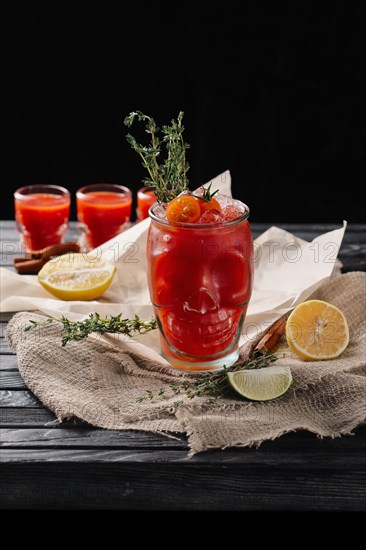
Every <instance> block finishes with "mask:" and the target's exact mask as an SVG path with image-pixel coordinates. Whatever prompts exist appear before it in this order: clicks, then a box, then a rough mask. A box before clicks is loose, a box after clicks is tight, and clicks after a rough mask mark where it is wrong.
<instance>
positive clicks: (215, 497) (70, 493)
mask: <svg viewBox="0 0 366 550" xmlns="http://www.w3.org/2000/svg"><path fill="white" fill-rule="evenodd" d="M14 452H16V451H14ZM31 452H32V451H27V452H26V453H25V459H24V461H18V462H10V458H11V457H9V456H8V457H7V458H8V461H7V464H5V465H4V466H3V467H2V471H3V479H4V481H3V483H2V485H1V488H0V503H1V504H0V506H1V507H3V508H12V509H17V508H21V509H28V508H42V509H44V508H47V509H64V508H71V509H113V508H114V509H124V510H220V511H223V510H235V511H238V510H316V511H318V510H342V511H345V510H347V511H350V510H365V500H366V491H365V487H366V473H365V470H364V468H363V467H361V466H358V465H357V464H354V463H352V464H351V466H350V467H349V468H348V469H347V470H346V471H345V470H344V467H343V466H337V465H335V466H333V465H329V466H328V467H326V468H324V469H323V468H319V467H318V466H317V465H314V466H313V465H311V466H308V467H307V468H306V469H304V468H303V467H300V468H299V465H298V464H297V463H296V462H295V463H293V464H288V463H284V464H282V465H277V464H276V463H272V462H271V461H270V462H269V463H263V464H253V463H248V462H245V460H244V457H245V456H246V455H245V453H242V452H239V451H238V452H237V453H235V452H234V451H232V452H230V453H228V454H227V456H226V453H224V454H223V453H220V454H221V457H220V460H219V461H217V462H216V461H213V460H212V459H211V458H212V453H208V454H207V456H206V457H199V458H198V457H197V458H196V459H195V458H194V457H193V459H190V458H189V457H188V456H187V453H186V452H183V451H168V450H167V451H164V452H160V451H158V452H155V451H151V450H149V451H139V450H130V451H123V452H120V453H119V456H118V460H116V461H115V462H112V461H111V457H110V455H107V456H104V457H103V458H104V459H103V461H102V462H97V461H95V462H91V463H89V462H87V461H85V458H84V457H85V455H83V454H79V456H78V458H77V460H71V459H70V460H69V461H66V462H65V463H61V462H58V461H55V462H43V461H42V462H39V461H38V462H37V461H34V462H32V463H30V462H27V461H26V457H28V456H29V454H30V453H31ZM234 457H235V458H236V459H237V462H236V461H235V460H233V459H234ZM274 458H275V457H274ZM277 458H278V457H277ZM55 460H57V459H56V457H55ZM80 465H82V466H81V467H80ZM15 488H17V490H15Z"/></svg>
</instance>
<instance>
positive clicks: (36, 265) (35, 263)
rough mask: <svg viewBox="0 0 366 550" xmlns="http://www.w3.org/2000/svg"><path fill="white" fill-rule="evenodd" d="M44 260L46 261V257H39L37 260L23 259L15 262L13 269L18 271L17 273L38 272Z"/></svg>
mask: <svg viewBox="0 0 366 550" xmlns="http://www.w3.org/2000/svg"><path fill="white" fill-rule="evenodd" d="M17 259H19V258H17ZM14 261H15V259H14ZM46 262H48V260H47V259H46V258H40V259H39V260H25V261H23V262H17V263H15V269H16V272H17V273H19V275H25V274H28V275H30V274H33V273H38V271H39V270H40V269H41V268H42V267H43V266H44V264H45V263H46Z"/></svg>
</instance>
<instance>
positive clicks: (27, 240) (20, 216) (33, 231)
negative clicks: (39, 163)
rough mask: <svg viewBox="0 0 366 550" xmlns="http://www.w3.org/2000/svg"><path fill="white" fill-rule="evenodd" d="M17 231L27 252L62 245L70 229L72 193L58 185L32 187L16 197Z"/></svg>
mask: <svg viewBox="0 0 366 550" xmlns="http://www.w3.org/2000/svg"><path fill="white" fill-rule="evenodd" d="M14 199H15V219H16V221H17V228H18V230H19V232H20V233H21V234H22V239H23V242H24V245H25V248H26V250H27V251H29V252H31V251H35V250H40V249H42V248H44V247H46V246H49V245H53V244H60V243H61V242H62V239H63V236H64V234H65V232H66V230H67V226H68V220H69V214H70V194H69V192H68V191H67V189H64V188H63V187H58V186H56V185H39V186H37V185H30V186H26V187H22V188H20V189H18V190H17V191H16V192H15V194H14Z"/></svg>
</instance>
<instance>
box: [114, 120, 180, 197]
mask: <svg viewBox="0 0 366 550" xmlns="http://www.w3.org/2000/svg"><path fill="white" fill-rule="evenodd" d="M183 116H184V113H183V112H182V111H181V112H180V113H179V114H178V117H177V120H175V119H173V120H172V121H171V124H170V126H168V125H167V126H162V128H161V129H160V128H158V127H157V125H156V122H155V120H154V119H153V118H152V117H150V116H148V115H145V114H144V113H142V112H141V111H133V112H132V113H130V114H129V115H128V116H126V118H125V120H124V124H125V125H126V126H127V127H128V128H131V126H132V124H133V123H134V122H135V120H136V119H137V120H138V121H139V122H144V123H145V131H146V133H147V134H149V135H150V143H149V144H148V145H142V144H141V143H139V142H138V141H137V139H136V138H135V137H133V136H132V135H131V134H127V136H126V139H127V141H128V143H129V144H130V145H131V147H132V149H134V151H136V152H137V153H138V154H139V155H140V157H141V159H142V165H143V167H144V168H145V169H146V170H147V172H148V174H149V176H148V177H147V178H145V179H144V180H143V183H144V184H145V185H149V186H153V187H155V194H156V197H157V200H158V202H163V203H167V202H169V201H171V200H172V199H174V198H175V197H177V196H178V195H179V194H180V193H181V192H182V191H185V190H186V189H188V183H189V182H188V178H187V172H188V170H189V164H188V162H187V159H186V151H187V149H189V145H188V143H186V142H185V141H184V139H183V132H184V126H183V124H182V121H183ZM159 134H160V135H161V136H162V138H160V135H159Z"/></svg>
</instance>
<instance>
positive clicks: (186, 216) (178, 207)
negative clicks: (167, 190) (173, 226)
mask: <svg viewBox="0 0 366 550" xmlns="http://www.w3.org/2000/svg"><path fill="white" fill-rule="evenodd" d="M200 202H201V201H200V200H198V199H195V198H194V197H192V196H191V195H182V196H181V197H176V198H175V199H173V200H172V201H170V203H169V204H168V207H167V209H166V217H167V218H168V220H169V221H171V222H184V223H196V222H198V220H199V218H200V215H201V208H200V205H199V203H200Z"/></svg>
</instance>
